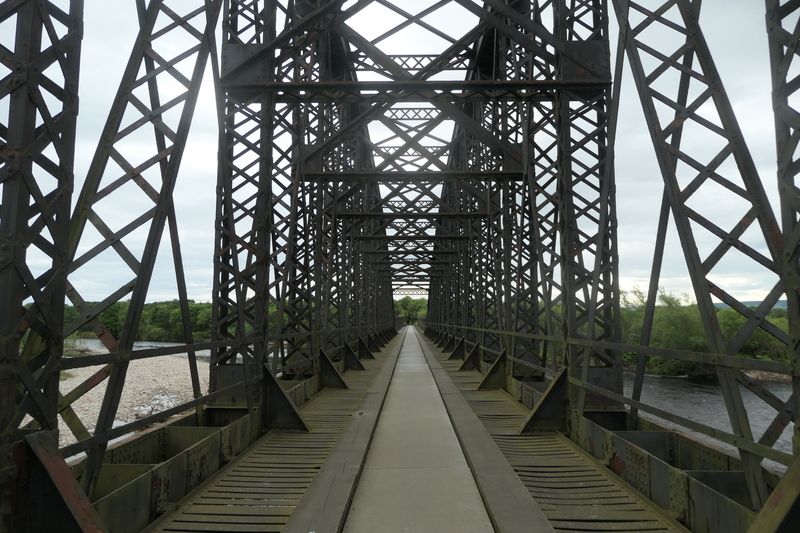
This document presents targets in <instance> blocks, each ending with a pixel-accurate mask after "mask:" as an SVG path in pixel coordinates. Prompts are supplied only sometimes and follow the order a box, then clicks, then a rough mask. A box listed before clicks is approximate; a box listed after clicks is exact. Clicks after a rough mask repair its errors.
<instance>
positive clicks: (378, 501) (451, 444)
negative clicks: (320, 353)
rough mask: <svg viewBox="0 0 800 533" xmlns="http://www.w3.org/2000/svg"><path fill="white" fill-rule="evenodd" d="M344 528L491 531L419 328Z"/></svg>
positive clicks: (404, 355) (408, 342)
mask: <svg viewBox="0 0 800 533" xmlns="http://www.w3.org/2000/svg"><path fill="white" fill-rule="evenodd" d="M345 531H346V532H348V533H376V532H382V533H393V532H415V533H425V532H431V533H433V532H436V533H447V532H459V533H463V532H481V533H484V532H491V531H493V529H492V525H491V523H490V521H489V516H488V515H487V513H486V509H485V508H484V505H483V502H482V500H481V497H480V494H479V493H478V488H477V486H476V485H475V480H474V479H473V477H472V473H471V472H470V470H469V467H468V466H467V462H466V460H465V459H464V454H463V452H462V451H461V447H460V445H459V443H458V440H457V439H456V435H455V432H454V431H453V426H452V425H451V423H450V419H449V418H448V416H447V411H446V410H445V407H444V404H443V403H442V398H441V396H440V395H439V390H438V389H437V388H436V383H435V382H434V380H433V375H432V374H431V371H430V369H429V368H428V364H427V363H426V362H425V357H424V355H423V353H422V348H421V346H420V343H419V340H418V339H417V333H416V330H415V329H414V328H411V327H409V328H408V329H407V334H406V337H405V340H404V342H403V347H402V350H401V352H400V358H399V360H398V362H397V367H396V368H395V372H394V376H393V378H392V382H391V385H390V387H389V393H388V395H387V398H386V403H385V404H384V406H383V411H381V415H380V419H379V421H378V426H377V429H376V430H375V435H374V437H373V440H372V445H371V446H370V449H369V452H368V455H367V461H366V465H365V467H364V471H363V473H362V475H361V479H360V480H359V483H358V487H357V489H356V493H355V497H354V498H353V503H352V505H351V507H350V512H349V514H348V517H347V523H346V524H345Z"/></svg>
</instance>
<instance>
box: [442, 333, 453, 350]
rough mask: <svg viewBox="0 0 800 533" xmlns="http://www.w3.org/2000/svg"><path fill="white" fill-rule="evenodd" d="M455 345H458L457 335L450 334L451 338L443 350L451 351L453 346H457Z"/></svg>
mask: <svg viewBox="0 0 800 533" xmlns="http://www.w3.org/2000/svg"><path fill="white" fill-rule="evenodd" d="M455 346H456V336H455V335H450V338H449V339H448V341H447V344H445V345H444V348H442V351H445V352H450V351H452V350H453V348H455Z"/></svg>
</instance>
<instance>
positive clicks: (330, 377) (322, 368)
mask: <svg viewBox="0 0 800 533" xmlns="http://www.w3.org/2000/svg"><path fill="white" fill-rule="evenodd" d="M319 382H320V385H322V386H324V387H329V388H331V389H349V388H350V387H348V386H347V383H346V382H345V380H344V378H343V377H342V375H341V374H340V373H339V369H338V368H336V365H335V364H333V361H331V358H330V357H328V354H326V353H325V350H320V351H319Z"/></svg>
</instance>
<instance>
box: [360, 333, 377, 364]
mask: <svg viewBox="0 0 800 533" xmlns="http://www.w3.org/2000/svg"><path fill="white" fill-rule="evenodd" d="M358 358H359V359H375V356H374V355H372V352H371V351H370V349H369V347H368V346H367V343H366V342H364V339H362V338H360V337H359V339H358Z"/></svg>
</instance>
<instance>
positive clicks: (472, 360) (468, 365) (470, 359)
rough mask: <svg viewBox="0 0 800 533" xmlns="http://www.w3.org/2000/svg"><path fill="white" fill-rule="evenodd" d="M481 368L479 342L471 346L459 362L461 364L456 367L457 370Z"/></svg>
mask: <svg viewBox="0 0 800 533" xmlns="http://www.w3.org/2000/svg"><path fill="white" fill-rule="evenodd" d="M480 368H481V348H480V345H479V344H476V345H475V346H473V347H472V349H471V350H470V351H469V353H468V354H467V356H466V357H465V358H464V362H463V363H461V366H460V367H458V370H459V371H461V370H480Z"/></svg>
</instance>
